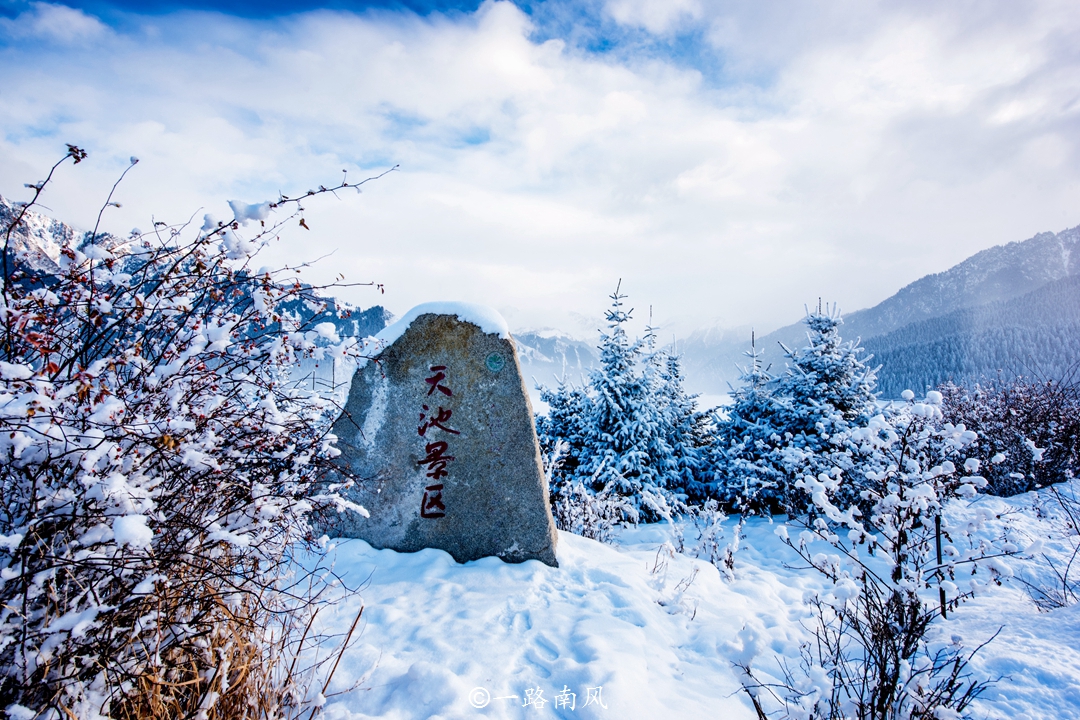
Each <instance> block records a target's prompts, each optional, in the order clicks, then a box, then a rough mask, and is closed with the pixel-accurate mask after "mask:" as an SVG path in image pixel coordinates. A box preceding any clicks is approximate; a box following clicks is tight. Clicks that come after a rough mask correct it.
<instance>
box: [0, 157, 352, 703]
mask: <svg viewBox="0 0 1080 720" xmlns="http://www.w3.org/2000/svg"><path fill="white" fill-rule="evenodd" d="M83 157H85V153H83V152H82V151H81V150H79V149H78V148H74V147H70V146H69V154H68V156H67V158H71V159H73V160H74V161H75V162H79V161H80V160H81V159H82V158H83ZM67 158H65V159H67ZM61 162H63V160H61ZM135 162H136V160H135V159H133V160H132V164H134V163H135ZM59 165H60V163H57V166H59ZM55 169H56V166H54V167H53V170H54V171H55ZM49 177H50V178H51V177H52V173H51V172H50V175H49ZM47 182H48V181H47V180H46V181H44V182H42V183H38V184H37V185H31V186H29V187H31V188H32V189H33V190H34V191H35V193H34V198H33V201H31V202H30V203H24V204H20V205H14V206H9V212H8V213H7V217H6V220H5V222H4V227H3V232H4V276H3V286H2V297H0V454H2V460H0V483H2V486H0V488H2V500H0V673H2V674H0V709H6V711H7V714H8V716H9V717H11V718H19V719H20V720H21V719H23V718H33V717H40V718H60V717H69V718H96V717H101V716H106V717H117V718H136V717H140V718H141V717H166V716H168V717H198V718H225V717H228V718H243V717H279V716H289V715H295V714H296V713H298V712H299V711H300V710H301V709H302V708H303V707H305V706H304V703H305V702H308V703H309V705H310V701H311V700H312V698H310V697H308V698H305V696H304V693H305V692H306V690H305V688H303V687H300V686H299V685H298V683H297V682H295V679H296V677H297V676H298V670H297V666H296V665H295V662H294V661H292V660H290V653H289V652H287V650H288V649H289V648H293V649H294V650H295V646H294V645H292V644H291V643H293V642H294V641H295V640H296V634H299V633H295V634H294V633H293V631H294V630H297V628H296V627H295V624H296V623H297V622H299V623H300V627H299V630H303V625H304V623H305V622H307V620H306V619H305V616H304V615H303V613H302V612H300V613H299V614H297V613H298V612H299V611H303V610H308V611H310V610H311V602H312V600H313V595H312V588H313V587H314V585H313V584H312V582H311V579H312V578H311V576H310V575H306V576H305V575H304V573H303V572H300V573H299V574H297V573H296V572H295V571H293V570H291V569H290V563H289V562H288V560H289V554H290V552H291V551H292V548H294V547H296V545H295V543H296V542H297V541H304V540H305V539H306V540H307V541H309V542H310V541H311V540H312V538H311V537H310V529H309V525H308V521H307V515H308V513H309V511H310V510H311V509H312V507H313V505H317V504H320V503H321V504H331V505H337V506H338V507H339V508H340V509H344V510H346V511H358V512H365V511H363V509H362V508H359V507H358V506H350V505H349V504H348V503H346V502H345V501H343V500H341V499H340V497H338V496H337V495H336V494H334V493H333V492H328V493H324V494H322V495H314V494H313V493H312V488H313V483H314V481H315V479H316V478H317V476H318V474H319V471H320V467H321V465H322V464H323V463H324V462H325V461H326V460H327V459H328V458H330V457H331V456H333V455H334V454H335V452H336V451H335V450H334V448H333V442H334V440H335V438H334V437H333V436H332V435H330V434H329V432H328V428H329V422H328V420H329V419H330V418H331V417H332V415H333V414H334V411H335V408H334V407H333V406H332V404H331V403H330V402H328V401H325V400H322V399H320V398H318V397H316V396H314V395H313V394H311V393H305V392H303V391H300V390H299V389H297V388H295V387H293V385H292V384H290V382H289V381H288V369H289V367H290V366H291V365H293V364H294V363H295V362H296V360H297V359H298V358H300V357H302V356H313V355H314V356H322V355H329V354H333V353H336V354H338V355H341V356H344V355H348V354H350V353H353V354H355V353H358V352H359V350H358V348H357V346H356V345H355V341H346V342H341V341H339V340H338V339H337V338H335V337H333V334H332V333H328V332H326V328H321V332H316V331H315V329H313V328H310V327H307V326H306V324H305V323H304V321H303V319H302V318H300V317H297V316H293V317H289V316H288V315H287V314H284V313H282V312H279V310H278V308H279V306H280V305H281V304H282V303H284V302H287V301H290V300H297V299H299V300H302V301H303V302H304V303H306V304H307V305H308V306H309V307H311V308H312V309H313V310H317V309H318V308H319V307H320V306H325V302H326V301H325V300H321V299H320V298H319V297H318V296H317V292H316V289H314V288H311V287H308V286H302V285H300V284H299V283H298V282H295V281H292V280H288V281H286V280H284V278H285V277H286V271H279V272H266V271H259V272H254V271H252V269H251V267H250V262H251V259H252V257H253V256H254V254H255V253H256V252H257V250H258V248H259V247H260V246H261V245H263V244H264V243H265V241H267V240H269V239H270V238H273V237H274V236H275V235H276V233H277V231H278V228H280V227H281V224H282V223H284V222H286V221H288V220H290V219H291V220H292V222H294V223H295V222H296V218H297V217H298V216H299V217H301V219H302V211H303V208H302V207H300V204H299V202H297V201H296V200H290V199H289V198H285V197H282V198H279V200H278V201H277V202H273V203H264V204H262V205H256V206H240V207H239V209H238V210H237V208H236V207H234V210H236V212H237V217H236V220H235V221H233V222H230V223H228V224H222V223H217V224H213V223H211V222H209V221H208V222H207V224H206V225H204V226H203V228H202V229H201V230H199V231H197V232H195V231H193V230H192V229H189V228H188V227H186V226H178V227H167V226H165V225H164V224H162V223H155V229H154V232H152V233H147V234H137V233H133V234H132V236H131V237H130V238H128V239H126V240H123V241H120V240H118V239H117V238H114V237H112V236H104V235H96V234H94V235H90V236H88V237H87V238H86V239H85V240H84V241H83V242H82V244H81V245H76V244H74V243H72V244H69V245H68V246H65V247H63V249H62V252H61V255H60V257H59V258H57V265H58V267H59V271H58V272H55V273H48V274H45V273H39V272H35V270H34V269H33V267H34V266H33V265H32V263H31V264H28V263H26V262H22V261H23V260H27V258H21V257H20V256H19V253H18V251H17V250H16V245H17V244H16V243H13V242H12V239H13V237H15V236H17V235H18V234H19V233H20V232H23V233H25V230H26V224H27V222H28V221H29V220H31V219H32V218H33V214H32V213H31V212H30V207H31V206H32V205H33V203H34V202H36V200H37V198H38V196H39V195H40V194H41V192H42V190H43V189H44V187H45V185H46V184H47ZM355 186H356V184H349V183H347V182H343V183H342V184H341V185H339V186H338V187H337V188H333V189H332V190H336V189H341V188H344V187H355ZM324 190H325V189H322V188H320V190H319V191H311V192H309V193H308V195H314V194H319V193H320V192H323V191H324ZM325 191H329V190H325ZM110 200H111V197H110ZM282 207H285V208H289V209H291V211H292V212H291V214H288V216H287V217H286V218H285V220H282V221H280V222H278V223H268V222H267V218H268V216H269V213H270V211H272V210H274V209H277V208H282ZM248 221H255V222H256V223H257V225H256V230H255V232H254V233H251V235H249V236H247V237H244V232H243V230H241V223H243V224H244V225H246V224H247V222H248ZM293 277H295V276H293ZM327 337H330V339H331V340H334V341H336V342H331V341H329V340H327V339H326V338H327ZM350 342H351V343H353V344H349V343H350ZM309 615H310V613H309ZM293 657H295V655H293ZM275 659H276V660H277V662H275ZM282 661H284V662H285V663H286V664H288V663H290V662H293V663H294V664H292V665H291V666H290V667H282V665H281V663H282ZM316 690H317V689H316ZM315 700H316V704H318V703H317V700H318V698H316V699H315ZM305 712H306V710H305Z"/></svg>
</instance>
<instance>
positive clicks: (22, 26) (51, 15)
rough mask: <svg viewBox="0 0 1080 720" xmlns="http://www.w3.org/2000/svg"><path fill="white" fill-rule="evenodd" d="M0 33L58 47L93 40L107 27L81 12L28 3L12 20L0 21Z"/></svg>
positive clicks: (102, 33) (61, 6)
mask: <svg viewBox="0 0 1080 720" xmlns="http://www.w3.org/2000/svg"><path fill="white" fill-rule="evenodd" d="M0 33H2V34H3V35H6V36H8V37H15V38H18V37H22V38H36V39H42V40H51V41H53V42H58V43H75V42H83V41H86V40H93V39H95V38H99V37H101V36H102V35H105V34H107V33H108V27H107V26H106V25H105V24H104V23H102V22H101V21H100V20H98V19H97V18H95V17H92V16H90V15H87V14H86V13H84V12H82V11H81V10H76V9H74V8H70V7H67V6H66V5H54V4H52V3H44V2H35V3H30V9H29V10H26V11H24V12H22V13H20V14H19V15H17V16H16V17H15V18H14V19H8V18H0Z"/></svg>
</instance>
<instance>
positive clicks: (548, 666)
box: [321, 498, 1080, 720]
mask: <svg viewBox="0 0 1080 720" xmlns="http://www.w3.org/2000/svg"><path fill="white" fill-rule="evenodd" d="M985 502H990V503H995V504H996V505H995V507H996V508H998V509H999V510H1002V511H1004V510H1010V509H1015V508H1017V507H1021V506H1022V505H1023V503H1024V502H1025V500H1023V499H1022V498H1021V499H1014V500H1010V501H1003V500H998V499H986V501H985ZM1029 504H1030V503H1029ZM1007 519H1008V521H1009V522H1010V523H1011V524H1012V525H1013V526H1014V528H1016V530H1017V531H1018V532H1021V533H1023V534H1026V535H1029V536H1033V535H1036V534H1038V533H1039V532H1043V531H1045V529H1046V528H1045V527H1044V526H1043V525H1041V524H1040V521H1037V520H1035V519H1033V518H1032V517H1030V516H1028V515H1026V514H1023V513H1013V514H1012V515H1010V516H1008V518H1007ZM772 530H773V526H771V525H769V524H768V523H766V522H757V523H751V524H750V525H748V527H747V533H746V534H747V537H746V540H744V543H743V549H742V550H740V552H739V554H738V556H737V558H738V566H737V579H736V580H735V581H734V582H725V581H724V580H723V579H722V578H721V576H720V573H719V572H718V571H717V570H716V569H715V568H714V567H713V566H711V565H710V564H708V563H707V562H704V561H701V560H695V559H693V558H690V557H686V556H684V555H679V554H675V555H673V556H672V555H671V554H670V553H667V552H664V551H661V552H659V553H658V547H660V546H661V545H662V544H663V542H664V541H665V540H667V539H668V535H667V534H666V530H665V527H664V526H647V527H641V528H636V529H631V530H627V531H625V532H623V533H622V535H621V536H620V538H619V542H620V546H619V547H611V546H607V545H602V544H600V543H596V542H593V541H590V540H585V539H583V538H580V537H577V536H574V535H569V534H566V533H561V534H560V538H559V548H558V557H559V562H560V563H561V567H560V568H558V569H554V568H549V567H547V566H545V565H542V564H540V563H538V562H528V563H524V564H521V565H508V564H505V563H503V562H502V561H500V560H497V559H494V558H490V559H485V560H480V561H477V562H472V563H467V564H465V565H458V564H456V563H454V562H453V560H451V558H450V557H449V555H447V554H446V553H444V552H441V551H437V550H425V551H422V552H419V553H414V554H402V553H396V552H393V551H387V550H381V551H380V550H374V549H372V548H371V547H370V546H369V545H368V544H367V543H365V542H363V541H359V540H349V541H341V542H340V543H339V544H338V545H337V547H336V548H335V549H333V550H331V551H330V553H329V554H328V559H331V560H333V561H334V562H335V569H336V570H337V572H338V573H341V574H342V575H344V577H345V578H346V581H347V582H348V583H349V584H350V585H351V586H354V587H355V586H358V585H360V584H361V583H363V582H364V581H365V579H368V578H370V579H369V580H368V582H367V584H366V586H365V587H363V589H362V590H361V591H360V593H358V594H356V595H353V596H351V597H349V598H347V599H346V600H345V601H344V602H343V603H342V604H340V605H339V606H338V607H337V608H336V609H334V611H333V612H332V613H327V614H326V615H325V616H324V617H322V618H321V620H322V621H323V623H324V626H323V629H324V630H327V631H337V632H340V631H342V629H347V628H348V626H349V624H350V623H351V621H352V619H353V617H354V616H355V614H356V612H357V610H358V609H359V606H360V603H361V602H363V604H364V605H365V610H364V615H363V618H364V619H363V621H362V623H361V626H360V631H359V632H360V636H359V639H358V640H357V641H356V642H355V643H354V645H353V646H352V648H351V649H350V650H349V651H348V652H347V653H346V654H345V656H344V658H343V660H342V663H341V667H340V668H339V669H338V671H337V674H336V675H335V678H334V683H333V685H332V686H331V692H333V691H335V690H338V691H341V690H346V689H348V688H349V687H351V686H353V685H356V686H357V687H356V689H354V690H351V691H348V692H345V693H343V694H341V695H337V696H335V697H332V698H331V701H330V703H329V705H328V706H327V717H328V718H331V719H335V720H359V719H360V718H369V717H373V718H374V717H377V718H393V719H402V720H403V719H406V718H418V719H419V718H531V717H559V718H612V719H615V718H618V719H619V720H622V719H624V718H625V719H631V718H723V719H724V720H727V719H729V718H730V719H731V720H741V719H744V718H745V719H746V720H753V718H754V717H755V716H754V713H753V710H752V708H751V707H750V705H749V702H748V701H747V699H746V697H745V695H744V694H743V693H741V692H740V691H739V683H738V680H737V678H736V675H735V673H734V672H733V670H732V661H733V660H736V659H739V658H741V657H744V656H745V655H744V650H747V651H748V654H751V655H756V658H755V659H754V666H755V668H756V669H757V670H758V671H759V672H761V671H764V672H765V673H767V672H769V671H775V670H776V667H777V666H776V661H775V657H776V656H786V657H789V658H791V657H795V656H796V655H797V651H798V644H799V640H800V638H801V637H803V633H804V630H803V629H802V627H801V626H800V624H799V621H800V619H802V618H804V617H806V615H805V610H804V607H803V605H802V603H801V599H802V596H803V593H804V592H805V591H806V590H807V589H811V588H814V587H816V586H817V582H818V580H817V578H816V577H815V576H814V575H813V574H811V573H807V572H803V571H798V570H793V569H791V568H789V567H786V565H787V564H788V563H790V562H793V561H795V560H796V558H794V556H793V553H792V552H791V551H790V549H788V548H786V547H784V546H783V545H781V544H780V543H779V541H778V540H777V539H776V538H775V536H774V535H773V532H772ZM729 533H730V530H729ZM1016 562H1017V563H1018V564H1020V561H1016ZM695 567H696V568H697V570H698V573H697V575H696V576H694V577H693V581H692V582H691V583H690V584H689V587H688V588H687V589H686V590H685V592H683V593H682V594H681V595H680V594H679V593H678V590H679V583H680V582H681V581H684V580H686V579H688V578H690V577H691V576H692V574H693V572H694V568H695ZM999 627H1003V630H1002V632H1001V635H1000V636H999V637H998V639H997V640H996V641H995V642H994V643H992V644H991V645H990V646H989V647H987V648H986V649H984V650H983V654H982V655H981V657H979V658H978V659H977V662H976V663H975V668H976V670H977V671H979V672H981V673H985V674H987V675H992V676H997V675H1003V676H1005V677H1004V678H1003V679H1002V680H1001V682H999V683H998V684H997V685H996V686H994V687H993V688H991V690H989V691H988V692H987V693H986V695H984V697H983V699H982V700H981V701H980V703H979V706H978V708H977V712H976V715H975V717H980V718H981V717H986V718H1010V719H1012V718H1018V719H1023V718H1025V717H1026V718H1028V719H1029V720H1036V719H1040V720H1041V719H1043V718H1045V719H1047V720H1053V719H1057V720H1067V719H1070V718H1075V717H1080V606H1074V607H1071V608H1064V609H1060V610H1055V611H1053V612H1049V613H1046V612H1038V611H1037V610H1036V609H1035V607H1034V605H1033V604H1032V602H1031V600H1030V599H1029V598H1028V597H1027V595H1026V594H1025V593H1024V592H1023V591H1022V590H1021V589H1020V588H1019V587H1016V586H1009V585H1006V586H1005V587H1001V588H992V589H990V590H988V591H987V592H986V593H985V594H983V595H982V596H980V597H979V598H977V599H976V600H974V601H973V602H970V603H968V604H966V605H965V606H963V607H962V608H961V609H960V610H959V611H958V612H956V613H954V614H953V615H952V616H951V618H950V620H949V622H948V623H940V624H939V625H938V630H937V632H940V633H943V634H944V635H945V636H946V637H948V636H950V635H951V634H958V635H961V636H962V637H963V638H964V642H965V644H967V645H969V646H973V645H975V644H977V643H978V642H981V641H982V640H985V639H986V638H988V637H990V636H991V635H992V634H993V633H994V632H995V631H997V630H998V628H999ZM744 645H748V646H749V647H745V648H744ZM476 688H484V689H485V691H486V693H487V696H488V697H490V699H489V700H487V704H486V706H484V707H482V708H476V707H474V706H473V705H472V704H470V698H471V697H475V698H476V699H477V700H479V701H482V700H483V699H484V698H485V695H484V694H483V693H479V695H477V696H474V690H475V689H476ZM564 688H567V689H568V690H569V692H572V693H575V694H576V697H575V698H574V709H573V710H570V709H569V707H559V708H556V707H555V702H556V700H557V696H559V695H560V693H561V692H562V691H563V689H564ZM589 688H594V689H595V688H602V690H601V691H599V694H600V699H601V701H602V703H603V705H606V708H604V707H602V706H600V705H598V704H597V703H596V702H595V698H594V699H593V702H590V703H589V705H588V706H586V704H585V703H586V701H587V699H588V695H589ZM537 689H539V690H540V691H541V692H542V694H541V695H540V697H541V698H542V700H544V701H546V703H545V704H543V706H542V707H538V706H536V705H532V704H530V705H527V706H526V705H524V703H525V702H526V701H527V700H528V699H529V697H530V694H529V691H532V693H531V694H532V696H534V697H535V696H536V690H537ZM593 692H594V693H595V692H596V691H595V690H593ZM511 696H516V697H511ZM565 699H566V700H567V701H569V697H566V698H565ZM567 704H569V703H567Z"/></svg>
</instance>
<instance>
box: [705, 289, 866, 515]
mask: <svg viewBox="0 0 1080 720" xmlns="http://www.w3.org/2000/svg"><path fill="white" fill-rule="evenodd" d="M842 323H843V320H842V318H841V316H840V313H839V312H838V311H837V309H836V307H835V305H834V306H833V307H832V308H829V307H826V308H825V309H824V310H823V309H822V308H821V306H820V304H819V306H818V308H817V310H816V311H815V312H808V313H807V316H806V324H807V327H808V332H807V338H808V340H809V344H808V345H807V346H806V347H804V348H801V349H799V350H794V351H793V350H790V349H789V348H787V347H784V346H781V347H783V349H784V352H785V354H786V356H787V369H786V371H785V372H784V373H783V374H782V375H780V376H779V377H777V378H775V379H772V378H768V377H767V371H762V369H761V368H760V364H759V363H758V362H757V360H756V358H755V360H754V363H755V364H754V366H753V367H752V369H751V370H750V372H749V373H747V374H744V378H745V379H744V383H747V384H748V386H747V387H745V388H744V389H743V391H742V393H741V394H737V395H736V397H735V405H734V406H733V407H732V410H731V412H730V413H729V420H728V422H727V423H726V424H725V427H724V433H723V440H724V442H723V446H724V449H725V455H726V457H725V458H723V460H724V462H721V464H720V468H719V470H720V472H721V473H724V474H726V475H727V476H728V477H727V483H726V484H727V488H726V491H725V492H724V497H725V499H726V500H728V501H729V502H730V501H732V500H737V501H738V502H739V503H751V504H752V505H754V506H756V508H760V509H762V510H764V509H766V508H767V509H769V510H770V511H772V512H776V511H780V510H782V511H785V512H787V513H789V514H791V513H795V512H798V511H800V510H802V509H803V508H805V507H806V501H805V497H804V495H803V494H802V493H799V492H797V491H796V490H795V489H794V483H795V481H797V480H798V479H799V478H801V477H802V476H803V475H805V474H808V473H809V474H811V475H814V476H816V475H818V474H820V473H822V472H825V473H835V472H837V471H839V470H843V469H846V468H848V467H850V466H851V462H852V460H851V455H852V449H851V448H850V447H847V446H846V445H845V443H844V442H843V437H844V433H845V432H846V431H848V430H850V429H851V428H855V427H862V426H865V425H866V423H867V422H868V421H869V419H870V417H871V416H873V415H874V413H875V412H876V405H875V399H876V398H875V395H874V387H875V384H876V380H875V372H876V371H875V369H874V368H871V367H870V366H869V365H867V361H868V360H869V359H870V358H863V357H862V354H863V349H862V348H861V347H859V344H858V342H857V341H856V342H844V341H843V340H842V339H841V337H840V331H839V326H840V325H841V324H842Z"/></svg>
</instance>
